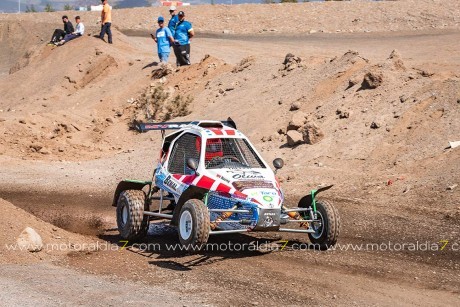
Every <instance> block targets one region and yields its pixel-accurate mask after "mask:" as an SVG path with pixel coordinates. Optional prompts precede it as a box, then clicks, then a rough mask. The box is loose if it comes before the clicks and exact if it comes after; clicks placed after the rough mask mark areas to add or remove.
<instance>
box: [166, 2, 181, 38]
mask: <svg viewBox="0 0 460 307" xmlns="http://www.w3.org/2000/svg"><path fill="white" fill-rule="evenodd" d="M169 14H170V15H171V19H170V20H169V23H168V28H169V30H170V31H171V33H172V35H173V36H174V32H175V30H176V25H177V23H178V22H179V17H177V15H176V7H175V6H174V5H171V6H170V7H169Z"/></svg>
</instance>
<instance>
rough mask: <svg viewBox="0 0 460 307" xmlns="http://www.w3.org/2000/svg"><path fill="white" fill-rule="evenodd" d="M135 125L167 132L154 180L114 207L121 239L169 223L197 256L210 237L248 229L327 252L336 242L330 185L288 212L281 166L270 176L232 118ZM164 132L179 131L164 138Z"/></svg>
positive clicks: (126, 188) (128, 189)
mask: <svg viewBox="0 0 460 307" xmlns="http://www.w3.org/2000/svg"><path fill="white" fill-rule="evenodd" d="M134 127H135V129H136V130H138V131H140V132H146V131H149V130H159V131H161V134H162V138H163V143H162V147H161V150H160V156H159V160H158V164H157V165H156V168H155V170H154V171H153V178H152V180H151V181H139V180H124V181H122V182H120V183H119V184H118V186H117V189H116V191H115V195H114V199H113V206H114V207H116V208H117V209H116V212H117V225H118V230H119V232H120V235H121V237H122V238H124V239H126V240H140V239H142V238H143V237H144V236H146V235H147V231H148V228H149V223H150V221H152V220H158V219H169V220H170V224H171V225H172V226H175V227H176V228H177V232H178V234H179V241H180V243H181V244H182V245H183V246H184V249H186V250H199V249H200V248H201V247H202V246H203V245H205V244H206V243H207V241H208V238H209V236H210V235H218V234H229V233H244V232H250V231H281V232H296V233H304V234H308V237H309V239H310V242H311V243H312V244H313V246H314V247H315V248H317V249H321V250H325V249H328V248H329V247H330V246H332V245H334V244H335V243H336V242H337V237H338V235H339V231H340V219H339V214H338V212H337V209H336V208H335V207H334V206H333V205H332V204H331V203H330V202H328V201H325V200H317V199H316V196H317V194H318V193H319V192H321V191H324V190H327V189H329V188H331V187H332V186H326V187H323V188H320V189H317V190H312V191H310V193H309V194H307V195H305V196H304V197H302V198H301V199H300V201H299V202H298V205H297V207H294V208H289V207H288V206H286V205H285V204H284V193H283V191H282V190H281V187H280V184H279V181H278V179H277V178H276V172H277V170H279V169H280V168H282V167H283V164H284V162H283V160H282V159H280V158H277V159H275V160H274V161H273V165H274V168H275V171H272V170H271V169H270V167H269V166H268V164H267V163H266V162H265V161H264V160H263V159H262V157H261V156H260V155H259V154H258V152H257V151H256V149H255V148H254V146H253V145H252V144H251V143H250V142H249V140H248V139H247V138H246V137H245V136H244V135H243V134H242V133H241V132H240V131H238V130H237V129H236V125H235V123H234V121H232V120H231V119H230V118H229V119H228V120H227V121H194V122H175V123H135V125H134ZM165 130H176V131H174V132H172V133H171V134H169V135H167V136H165ZM288 225H290V226H288ZM292 226H294V227H292Z"/></svg>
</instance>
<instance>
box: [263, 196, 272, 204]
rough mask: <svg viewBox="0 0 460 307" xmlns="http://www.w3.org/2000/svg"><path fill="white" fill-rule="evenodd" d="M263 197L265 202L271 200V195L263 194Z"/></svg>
mask: <svg viewBox="0 0 460 307" xmlns="http://www.w3.org/2000/svg"><path fill="white" fill-rule="evenodd" d="M263 199H264V200H265V201H266V202H271V201H273V197H271V196H268V195H265V196H264V197H263Z"/></svg>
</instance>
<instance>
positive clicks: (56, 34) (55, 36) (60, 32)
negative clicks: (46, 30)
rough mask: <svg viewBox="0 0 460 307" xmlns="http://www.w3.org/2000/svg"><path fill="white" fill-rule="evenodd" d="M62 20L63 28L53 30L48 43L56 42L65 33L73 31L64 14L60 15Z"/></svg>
mask: <svg viewBox="0 0 460 307" xmlns="http://www.w3.org/2000/svg"><path fill="white" fill-rule="evenodd" d="M62 22H63V23H64V30H62V29H56V30H54V33H53V36H52V37H51V40H50V42H49V43H50V44H57V43H58V42H59V41H60V40H62V39H63V38H64V36H65V35H66V34H70V33H72V32H74V28H73V25H72V23H71V22H70V20H69V18H68V17H67V16H66V15H64V16H62Z"/></svg>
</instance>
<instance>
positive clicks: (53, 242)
mask: <svg viewBox="0 0 460 307" xmlns="http://www.w3.org/2000/svg"><path fill="white" fill-rule="evenodd" d="M0 206H1V208H2V214H1V216H0V240H1V242H2V245H1V246H0V255H1V257H0V263H3V264H4V263H30V262H37V261H42V260H48V261H49V260H56V259H58V258H59V257H62V256H64V255H66V254H67V253H68V252H70V251H75V250H76V249H75V248H76V247H83V246H84V245H85V244H86V245H87V247H88V248H89V247H90V246H91V244H92V243H94V242H93V241H92V240H91V239H89V238H86V237H84V236H81V235H77V234H74V233H70V232H67V231H65V230H63V229H61V228H59V227H56V226H54V225H51V224H48V223H46V222H44V221H43V220H40V219H38V218H37V217H35V216H34V215H31V214H29V213H27V212H26V211H24V210H22V209H19V208H17V207H15V206H14V205H13V204H11V203H9V202H7V201H5V200H3V199H1V198H0ZM27 227H30V228H32V229H33V230H34V231H36V232H37V233H38V234H39V235H40V236H41V238H42V241H43V249H41V251H39V252H33V253H32V252H29V251H28V250H27V249H22V250H21V249H20V247H19V246H18V245H17V240H18V238H19V236H20V234H21V232H22V231H23V230H24V229H26V228H27Z"/></svg>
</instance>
